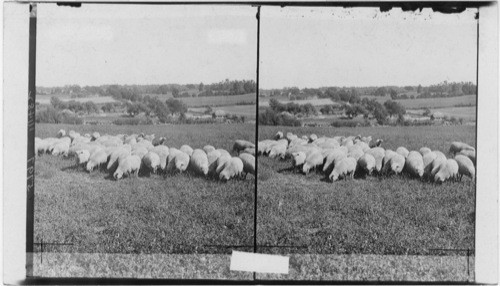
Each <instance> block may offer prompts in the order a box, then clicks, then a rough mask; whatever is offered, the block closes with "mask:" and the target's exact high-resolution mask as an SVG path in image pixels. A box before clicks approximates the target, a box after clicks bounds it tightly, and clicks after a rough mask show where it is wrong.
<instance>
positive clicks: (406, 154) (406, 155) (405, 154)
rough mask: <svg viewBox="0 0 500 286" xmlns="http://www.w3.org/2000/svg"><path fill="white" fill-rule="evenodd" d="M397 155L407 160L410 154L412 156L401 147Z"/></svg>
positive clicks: (397, 150)
mask: <svg viewBox="0 0 500 286" xmlns="http://www.w3.org/2000/svg"><path fill="white" fill-rule="evenodd" d="M396 153H398V154H399V155H401V156H403V157H405V158H406V157H408V154H410V151H408V149H406V148H405V147H403V146H401V147H398V149H396Z"/></svg>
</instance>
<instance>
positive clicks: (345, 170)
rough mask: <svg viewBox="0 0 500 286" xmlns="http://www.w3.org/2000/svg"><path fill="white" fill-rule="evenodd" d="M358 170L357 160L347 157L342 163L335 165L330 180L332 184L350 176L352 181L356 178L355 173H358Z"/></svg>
mask: <svg viewBox="0 0 500 286" xmlns="http://www.w3.org/2000/svg"><path fill="white" fill-rule="evenodd" d="M356 168H357V161H356V159H354V158H352V157H346V158H344V159H342V160H340V162H339V163H338V164H336V165H335V167H334V168H333V171H332V172H331V173H330V175H329V176H328V178H329V179H330V181H332V182H335V181H337V180H338V179H341V178H344V179H347V177H348V176H349V177H351V179H352V178H353V177H354V172H355V171H356Z"/></svg>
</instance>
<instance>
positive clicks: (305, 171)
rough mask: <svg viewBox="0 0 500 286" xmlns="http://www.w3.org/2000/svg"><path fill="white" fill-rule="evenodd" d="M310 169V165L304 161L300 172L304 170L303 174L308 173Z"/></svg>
mask: <svg viewBox="0 0 500 286" xmlns="http://www.w3.org/2000/svg"><path fill="white" fill-rule="evenodd" d="M310 169H311V166H309V164H307V163H305V164H304V166H302V172H304V174H307V173H309V170H310Z"/></svg>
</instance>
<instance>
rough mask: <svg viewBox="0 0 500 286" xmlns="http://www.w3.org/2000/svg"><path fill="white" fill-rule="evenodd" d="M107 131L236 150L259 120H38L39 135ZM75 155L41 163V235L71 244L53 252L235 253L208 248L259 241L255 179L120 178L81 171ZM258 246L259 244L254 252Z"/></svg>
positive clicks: (37, 171)
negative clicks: (236, 144) (186, 122)
mask: <svg viewBox="0 0 500 286" xmlns="http://www.w3.org/2000/svg"><path fill="white" fill-rule="evenodd" d="M61 128H64V129H66V130H67V131H69V130H70V129H73V130H75V131H78V132H80V133H82V134H83V133H87V132H91V131H92V132H93V131H97V132H100V133H101V134H104V133H108V134H118V133H128V134H131V133H140V132H144V133H146V134H150V133H154V134H156V136H165V137H166V138H167V142H168V145H169V146H175V147H180V146H181V145H182V144H189V145H190V146H191V147H193V148H201V147H203V146H204V145H206V144H211V145H213V146H215V147H217V148H225V149H227V150H230V149H231V147H232V144H233V142H234V140H235V139H246V140H252V141H253V138H254V133H253V132H254V125H251V124H230V125H224V126H223V128H221V125H203V126H196V125H175V126H170V125H156V126H153V125H150V126H134V127H130V126H109V125H107V126H106V125H98V126H86V125H83V126H81V125H80V126H71V125H50V124H37V125H36V135H37V136H39V137H42V138H45V137H49V136H54V135H55V134H56V133H57V130H59V129H61ZM74 166H75V160H74V159H64V158H61V157H53V156H50V155H43V156H41V157H37V159H36V165H35V196H36V198H35V240H36V241H41V240H42V239H43V241H45V242H47V241H50V242H70V243H73V245H72V246H60V247H52V248H50V249H46V251H49V252H51V251H52V252H58V251H61V252H77V253H96V252H101V253H229V252H230V250H231V249H230V248H226V247H212V246H207V245H235V244H236V245H241V244H243V245H251V244H252V241H253V201H254V199H253V194H254V180H253V177H252V176H251V175H250V176H248V177H247V178H246V180H231V181H229V182H227V183H222V182H219V181H215V180H208V179H206V178H201V177H196V176H193V175H190V174H178V175H169V176H167V177H162V176H160V175H151V177H139V178H132V179H130V178H126V179H123V180H120V181H114V180H112V179H110V178H109V175H108V174H106V173H105V172H103V171H102V172H101V171H95V172H93V173H91V174H88V173H87V172H85V171H83V170H82V169H77V168H75V167H74ZM246 250H251V247H250V248H248V249H246Z"/></svg>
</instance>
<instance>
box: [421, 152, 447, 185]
mask: <svg viewBox="0 0 500 286" xmlns="http://www.w3.org/2000/svg"><path fill="white" fill-rule="evenodd" d="M434 153H436V159H434V160H433V161H432V163H430V164H429V165H428V166H427V168H426V169H424V175H425V176H426V177H429V178H434V176H435V175H436V173H437V172H438V171H439V170H440V168H441V165H443V164H446V161H447V159H446V156H444V154H443V153H442V152H439V151H434Z"/></svg>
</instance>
